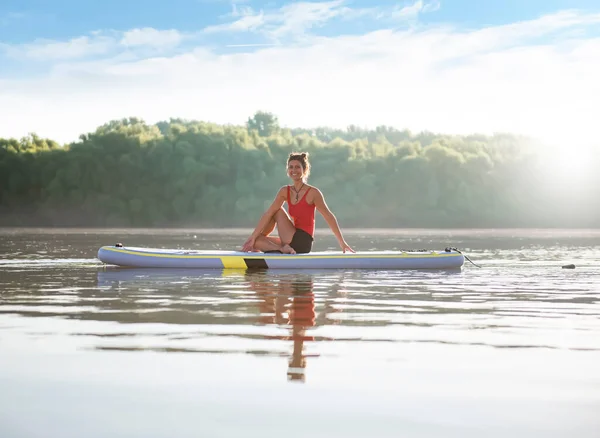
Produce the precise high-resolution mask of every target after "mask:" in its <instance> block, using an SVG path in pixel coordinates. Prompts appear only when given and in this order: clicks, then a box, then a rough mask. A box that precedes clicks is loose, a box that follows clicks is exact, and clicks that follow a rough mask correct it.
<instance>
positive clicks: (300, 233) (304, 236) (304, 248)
mask: <svg viewBox="0 0 600 438" xmlns="http://www.w3.org/2000/svg"><path fill="white" fill-rule="evenodd" d="M313 240H314V239H313V237H312V236H311V235H310V234H308V233H307V232H306V231H304V230H300V229H297V230H296V232H295V233H294V237H293V238H292V241H291V242H290V246H291V247H292V248H294V251H296V254H306V253H309V252H310V251H311V250H312V244H313Z"/></svg>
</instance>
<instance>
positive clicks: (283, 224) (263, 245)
mask: <svg viewBox="0 0 600 438" xmlns="http://www.w3.org/2000/svg"><path fill="white" fill-rule="evenodd" d="M275 225H277V234H279V237H275V236H269V234H270V233H271V232H272V231H273V230H274V229H275ZM295 232H296V227H294V224H293V223H292V219H291V218H290V217H289V215H288V214H287V211H285V210H284V209H283V208H280V209H279V210H278V211H277V213H275V214H274V215H273V218H272V219H271V221H269V224H268V225H267V226H266V227H265V229H264V230H263V233H262V234H261V235H260V236H258V237H257V239H256V241H255V242H254V248H255V249H258V250H259V251H281V252H283V253H292V254H293V253H295V251H294V250H293V249H292V248H291V247H290V246H289V244H290V242H291V241H292V238H293V237H294V233H295Z"/></svg>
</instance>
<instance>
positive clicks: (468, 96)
mask: <svg viewBox="0 0 600 438" xmlns="http://www.w3.org/2000/svg"><path fill="white" fill-rule="evenodd" d="M599 97H600V3H599V2H598V1H597V0H593V1H592V0H569V1H566V0H527V1H523V0H502V1H501V0H488V1H481V0H406V1H387V0H386V1H377V0H372V1H367V0H354V1H352V0H331V1H310V2H309V1H306V2H304V1H303V2H284V1H252V0H246V1H225V0H171V1H158V0H154V1H153V0H145V1H141V0H118V1H117V0H102V1H100V0H89V1H85V2H84V1H80V0H63V1H48V0H18V1H16V0H3V1H2V2H0V137H4V138H11V137H14V138H20V137H22V136H25V135H27V134H28V133H32V132H34V133H36V134H37V135H39V136H42V137H46V138H51V139H53V140H56V141H58V142H61V143H66V142H70V141H75V140H77V139H78V137H79V135H80V134H82V133H87V132H92V131H94V130H95V129H96V128H97V127H98V126H100V125H102V124H104V123H106V122H108V121H110V120H114V119H120V118H124V117H138V118H142V119H143V120H145V121H146V122H148V123H156V122H158V121H161V120H169V119H170V118H172V117H173V118H184V119H190V120H205V121H210V122H215V123H232V124H243V123H245V121H246V120H247V119H248V117H250V116H252V115H253V114H254V113H255V112H256V111H258V110H262V111H270V112H272V113H274V114H275V115H276V116H277V117H278V119H279V121H280V124H281V125H282V126H285V127H305V128H311V127H317V126H330V127H336V128H345V127H347V126H348V125H351V124H354V125H358V126H362V127H365V128H373V127H375V126H378V125H387V126H393V127H395V128H398V129H410V130H411V131H413V132H419V131H423V130H427V131H433V132H436V133H446V134H471V133H482V134H489V135H491V134H493V133H497V132H508V133H514V134H521V135H527V136H532V137H534V138H537V139H539V140H541V141H543V142H546V143H548V144H565V143H566V142H568V143H569V144H577V145H579V144H587V143H590V142H594V141H597V140H596V139H597V133H596V132H595V129H594V128H595V126H596V124H597V123H598V120H599V117H598V116H599V115H600V110H599V109H598V106H597V102H598V100H599V99H598V98H599Z"/></svg>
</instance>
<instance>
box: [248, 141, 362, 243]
mask: <svg viewBox="0 0 600 438" xmlns="http://www.w3.org/2000/svg"><path fill="white" fill-rule="evenodd" d="M287 173H288V176H289V177H290V178H291V179H292V181H293V184H292V185H288V186H283V187H281V188H280V189H279V191H278V192H277V196H275V200H274V201H273V203H272V204H271V206H270V207H269V208H268V209H267V211H266V212H265V213H264V214H263V215H262V217H261V218H260V220H259V221H258V225H257V226H256V228H255V229H254V231H253V232H252V234H251V235H250V237H248V240H246V242H245V243H244V245H243V246H242V251H247V252H248V251H263V252H281V253H284V254H302V253H308V252H310V251H311V249H312V244H313V241H314V234H315V208H316V209H317V210H319V213H321V214H322V215H323V217H324V218H325V220H326V221H327V224H328V225H329V227H330V228H331V230H332V231H333V233H334V234H335V237H336V238H337V240H338V242H339V244H340V247H341V248H342V251H343V252H344V253H345V252H346V250H348V251H351V252H355V251H354V250H353V249H352V248H350V246H348V244H347V243H346V241H345V240H344V238H343V236H342V232H341V231H340V228H339V226H338V223H337V219H336V218H335V216H334V215H333V213H332V212H331V211H330V210H329V207H328V206H327V204H326V203H325V199H324V198H323V194H322V193H321V191H320V190H319V189H317V188H316V187H314V186H310V185H308V184H307V183H306V180H307V179H308V175H309V173H310V163H309V162H308V153H307V152H302V153H300V154H299V153H291V154H290V155H289V157H288V161H287ZM284 202H287V204H288V210H289V214H288V212H286V211H285V210H284V209H283V207H282V206H283V203H284ZM275 225H277V232H278V234H279V237H274V236H270V234H271V232H272V231H273V230H274V229H275Z"/></svg>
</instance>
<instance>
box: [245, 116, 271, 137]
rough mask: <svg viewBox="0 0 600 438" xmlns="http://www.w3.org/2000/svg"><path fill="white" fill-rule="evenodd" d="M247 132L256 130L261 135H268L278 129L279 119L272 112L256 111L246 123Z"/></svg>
mask: <svg viewBox="0 0 600 438" xmlns="http://www.w3.org/2000/svg"><path fill="white" fill-rule="evenodd" d="M246 126H247V128H248V132H251V131H253V130H256V131H257V132H258V135H259V136H261V137H269V136H270V135H272V134H275V133H276V132H278V131H279V121H278V120H277V117H276V116H275V115H273V114H272V113H268V112H264V111H257V112H256V113H255V114H254V117H251V118H249V119H248V122H247V123H246Z"/></svg>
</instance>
